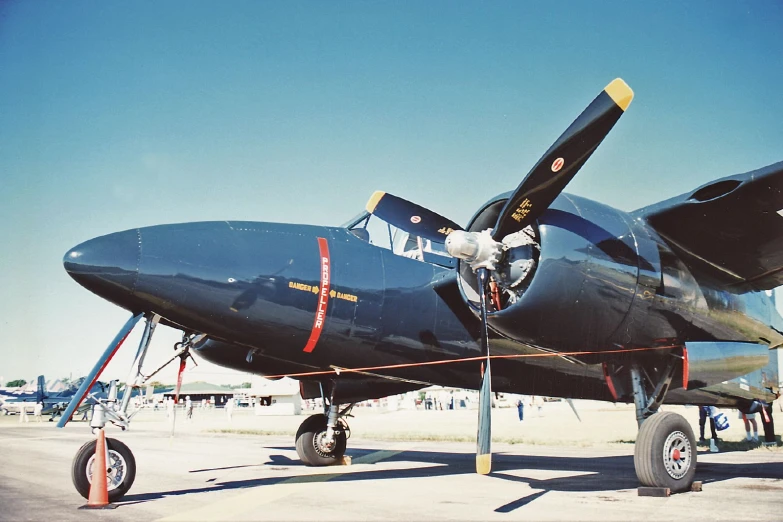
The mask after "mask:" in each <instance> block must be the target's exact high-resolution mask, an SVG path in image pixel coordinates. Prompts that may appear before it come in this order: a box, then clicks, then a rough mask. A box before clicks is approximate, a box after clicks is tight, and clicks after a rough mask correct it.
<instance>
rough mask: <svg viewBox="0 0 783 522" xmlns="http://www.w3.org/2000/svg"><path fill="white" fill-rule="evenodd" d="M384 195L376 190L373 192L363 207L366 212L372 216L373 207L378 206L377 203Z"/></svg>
mask: <svg viewBox="0 0 783 522" xmlns="http://www.w3.org/2000/svg"><path fill="white" fill-rule="evenodd" d="M385 195H386V193H385V192H384V191H382V190H376V191H375V192H373V193H372V196H370V200H369V201H368V202H367V205H366V206H365V208H366V209H367V212H369V213H370V214H373V213H374V212H375V207H377V206H378V203H379V202H380V201H381V199H382V198H383V196H385Z"/></svg>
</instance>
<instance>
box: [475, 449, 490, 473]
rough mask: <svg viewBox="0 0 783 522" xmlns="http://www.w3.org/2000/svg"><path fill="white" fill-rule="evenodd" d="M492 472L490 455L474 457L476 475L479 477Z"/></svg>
mask: <svg viewBox="0 0 783 522" xmlns="http://www.w3.org/2000/svg"><path fill="white" fill-rule="evenodd" d="M491 470H492V454H491V453H487V454H486V455H476V473H478V474H479V475H489V472H490V471H491Z"/></svg>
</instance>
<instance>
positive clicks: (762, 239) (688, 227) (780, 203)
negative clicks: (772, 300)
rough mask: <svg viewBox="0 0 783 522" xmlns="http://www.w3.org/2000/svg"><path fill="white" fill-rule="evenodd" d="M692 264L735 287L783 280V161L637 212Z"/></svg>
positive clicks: (764, 287)
mask: <svg viewBox="0 0 783 522" xmlns="http://www.w3.org/2000/svg"><path fill="white" fill-rule="evenodd" d="M633 214H634V216H636V217H641V218H642V219H644V220H646V221H647V223H649V224H650V226H652V228H654V229H655V230H656V231H657V232H658V233H659V234H660V235H661V237H662V238H663V239H664V240H666V242H667V243H669V244H670V245H671V246H672V248H674V249H675V250H677V251H678V252H679V253H680V254H682V257H683V259H684V260H686V261H687V262H688V263H689V264H694V265H698V266H699V267H700V268H701V269H702V270H704V271H707V272H709V273H710V274H711V275H712V276H713V277H715V279H717V280H718V281H719V282H720V283H722V284H725V285H726V287H728V288H736V289H737V290H745V289H756V290H770V289H772V288H775V287H777V286H780V285H783V162H779V163H775V164H773V165H769V166H767V167H763V168H761V169H758V170H754V171H751V172H746V173H745V174H738V175H736V176H729V177H726V178H722V179H719V180H716V181H713V182H711V183H708V184H706V185H704V186H702V187H699V188H698V189H696V190H695V191H693V192H691V193H686V194H683V195H681V196H677V197H675V198H672V199H669V200H666V201H663V202H661V203H658V204H655V205H652V206H649V207H645V208H642V209H639V210H637V211H635V212H634V213H633Z"/></svg>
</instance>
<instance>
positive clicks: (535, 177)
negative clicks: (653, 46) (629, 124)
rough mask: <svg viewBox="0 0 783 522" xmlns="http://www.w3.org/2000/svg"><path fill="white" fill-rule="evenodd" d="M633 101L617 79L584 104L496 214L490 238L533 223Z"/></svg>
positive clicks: (495, 238)
mask: <svg viewBox="0 0 783 522" xmlns="http://www.w3.org/2000/svg"><path fill="white" fill-rule="evenodd" d="M631 100H633V91H632V90H631V88H630V87H628V85H627V84H626V83H625V82H624V81H623V80H621V79H620V78H617V79H615V80H613V81H612V82H611V83H610V84H609V85H607V86H606V88H605V89H604V90H603V91H602V92H601V93H600V94H599V95H598V96H597V97H596V98H595V99H594V100H593V101H592V103H590V105H588V106H587V108H586V109H585V110H584V111H583V112H582V114H580V115H579V117H578V118H577V119H576V120H574V122H573V123H572V124H571V126H570V127H568V129H566V131H565V132H564V133H563V135H562V136H560V137H559V138H558V139H557V141H556V142H555V143H554V144H553V145H552V146H551V147H550V148H549V150H548V151H546V154H544V156H543V157H542V158H541V159H540V160H539V161H538V163H536V165H535V166H534V167H533V169H532V170H531V171H530V172H529V173H528V174H527V176H525V179H524V180H522V183H520V184H519V186H518V187H517V189H516V190H515V191H514V194H513V195H512V196H511V197H510V198H509V200H508V201H507V202H506V205H505V206H504V207H503V210H502V211H501V212H500V215H499V216H498V220H497V223H496V224H495V229H494V231H493V233H492V238H493V239H494V240H495V241H500V240H502V239H503V238H504V237H506V236H507V235H509V234H511V233H513V232H517V231H518V230H522V229H523V228H525V227H526V226H528V225H530V224H531V223H533V221H535V220H536V218H538V217H539V216H540V215H541V214H542V213H543V212H544V210H546V209H547V208H548V207H549V205H551V204H552V202H553V201H554V200H555V198H556V197H557V196H558V195H559V194H560V192H562V191H563V189H564V188H565V186H566V185H568V183H569V182H570V181H571V179H573V177H574V176H575V175H576V173H577V172H579V169H580V168H581V167H582V165H584V164H585V162H586V161H587V159H588V158H589V157H590V155H591V154H592V153H593V151H595V149H596V148H597V147H598V145H600V144H601V142H602V141H603V139H604V138H605V137H606V135H607V134H609V131H610V130H611V129H612V127H614V124H615V123H617V120H619V119H620V116H622V115H623V113H624V112H625V110H626V109H627V108H628V106H629V105H630V104H631Z"/></svg>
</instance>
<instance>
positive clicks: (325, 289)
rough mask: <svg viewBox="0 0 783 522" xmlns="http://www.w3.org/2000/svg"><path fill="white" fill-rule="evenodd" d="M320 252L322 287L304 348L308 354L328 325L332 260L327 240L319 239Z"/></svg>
mask: <svg viewBox="0 0 783 522" xmlns="http://www.w3.org/2000/svg"><path fill="white" fill-rule="evenodd" d="M318 251H319V252H320V254H321V263H320V266H321V287H320V289H319V290H318V304H317V305H316V307H315V320H314V321H313V329H312V330H311V331H310V338H309V339H308V340H307V344H306V345H305V347H304V351H305V352H307V353H310V352H312V351H313V350H314V349H315V345H316V343H317V342H318V338H319V337H321V332H322V331H323V329H324V324H325V323H326V308H327V306H328V304H329V286H330V283H331V281H330V280H331V267H330V265H331V260H330V258H329V243H328V242H327V241H326V238H323V237H319V238H318Z"/></svg>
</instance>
